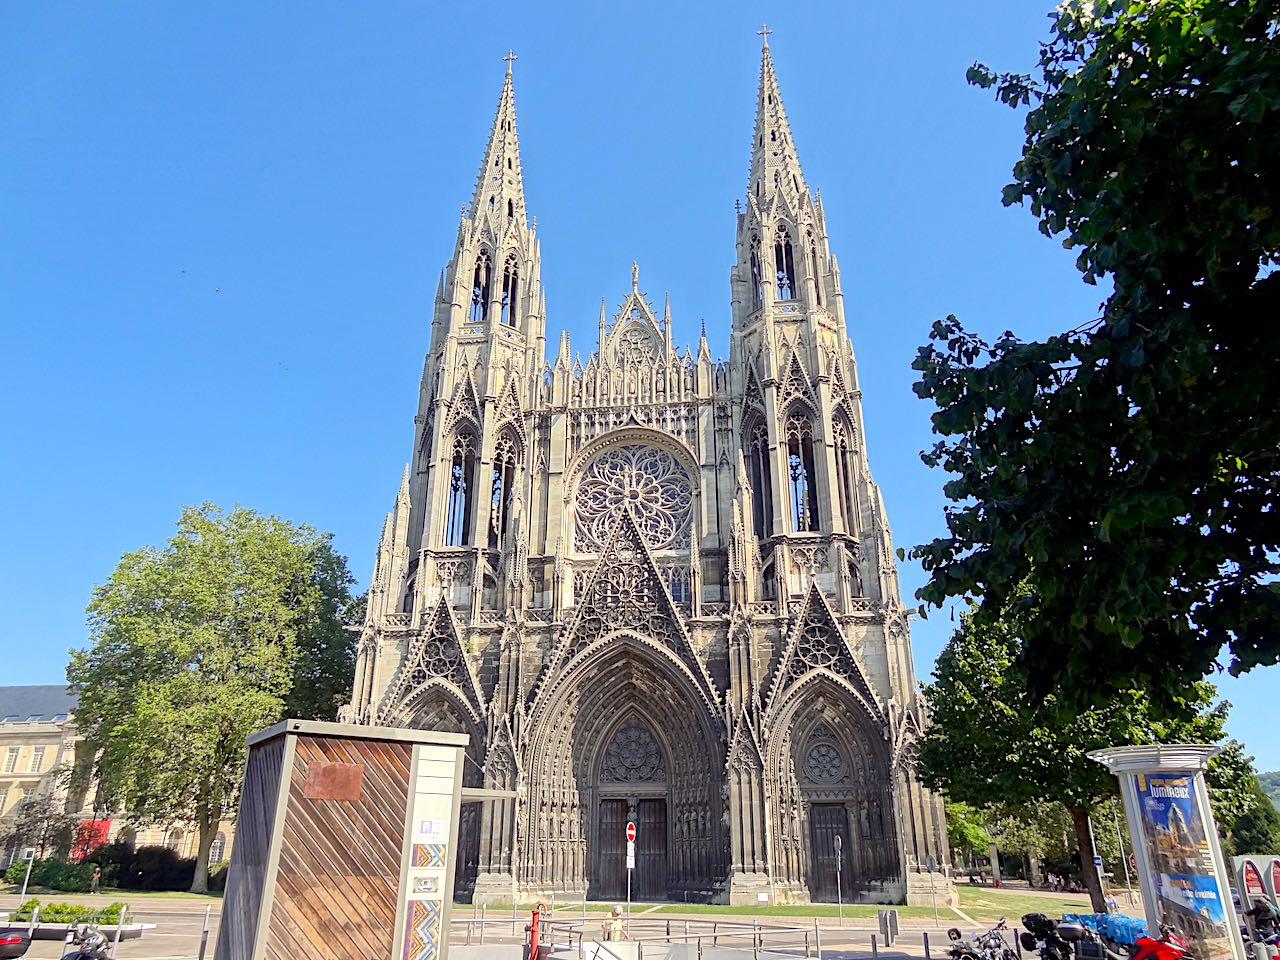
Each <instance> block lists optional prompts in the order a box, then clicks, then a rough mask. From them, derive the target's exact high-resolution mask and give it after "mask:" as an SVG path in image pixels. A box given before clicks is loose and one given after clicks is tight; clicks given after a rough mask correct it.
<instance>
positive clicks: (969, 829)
mask: <svg viewBox="0 0 1280 960" xmlns="http://www.w3.org/2000/svg"><path fill="white" fill-rule="evenodd" d="M946 809H947V842H948V843H949V844H950V845H951V849H952V850H955V851H960V852H963V853H980V854H982V855H984V856H985V855H986V853H987V848H988V847H990V846H991V843H992V838H991V833H990V832H989V831H988V830H987V824H986V819H987V818H986V817H985V816H984V814H983V811H981V810H975V809H974V808H973V807H971V806H969V805H968V804H967V803H957V802H956V801H954V800H948V801H947V804H946Z"/></svg>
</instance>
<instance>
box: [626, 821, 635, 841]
mask: <svg viewBox="0 0 1280 960" xmlns="http://www.w3.org/2000/svg"><path fill="white" fill-rule="evenodd" d="M627 839H628V840H629V841H632V842H634V841H635V839H636V822H635V821H634V820H628V821H627Z"/></svg>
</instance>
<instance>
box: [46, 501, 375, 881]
mask: <svg viewBox="0 0 1280 960" xmlns="http://www.w3.org/2000/svg"><path fill="white" fill-rule="evenodd" d="M351 582H352V578H351V576H350V574H349V573H347V572H346V561H345V560H344V559H343V558H342V557H340V556H338V555H337V554H335V553H334V551H333V547H332V544H331V543H330V537H329V535H328V534H321V533H318V532H316V531H315V530H313V529H312V528H310V527H307V526H302V525H296V524H293V523H290V522H288V521H286V520H282V519H280V518H279V517H271V516H263V515H261V514H259V513H256V512H254V511H253V510H247V509H243V508H239V507H237V508H235V509H233V510H231V511H229V512H224V511H222V510H220V509H219V508H217V507H215V506H213V505H211V504H205V505H203V506H200V507H188V508H185V509H184V510H183V512H182V516H181V518H180V519H179V521H178V530H177V533H176V534H175V535H174V537H173V538H172V539H171V540H170V541H169V543H168V544H167V545H166V546H165V547H164V548H163V549H156V548H154V547H144V548H143V549H141V550H138V551H136V552H134V553H128V554H125V555H124V557H123V558H121V560H120V563H119V565H118V566H117V567H116V569H115V572H114V573H112V575H111V578H110V579H109V580H108V581H107V582H106V583H105V584H102V585H101V586H99V587H97V588H96V589H95V590H94V592H93V598H92V600H91V602H90V604H89V609H88V614H89V629H90V636H91V638H92V646H91V647H90V648H89V649H87V650H79V651H73V652H72V654H71V663H70V665H69V666H68V668H67V679H68V681H69V682H70V684H71V688H72V690H73V691H74V692H75V694H76V695H77V697H78V699H79V706H78V707H77V708H76V724H77V726H78V727H79V729H80V731H81V732H82V733H83V734H84V736H85V740H86V742H87V745H88V747H89V748H90V749H89V750H87V751H86V755H87V756H90V757H92V758H93V759H92V760H91V763H92V764H93V767H94V772H96V774H97V776H98V778H99V782H100V784H101V786H102V790H103V792H104V795H105V796H106V797H108V798H110V799H111V800H112V801H114V802H117V803H120V804H122V805H123V806H124V808H125V809H126V810H127V811H129V814H130V815H131V816H132V817H134V818H136V819H138V820H141V821H146V822H155V823H165V824H169V823H173V822H175V821H183V820H191V821H194V823H195V824H196V827H197V829H198V831H199V837H200V842H199V847H198V854H197V857H196V870H195V878H194V880H193V882H192V887H191V889H192V890H193V891H195V892H204V891H205V889H206V888H207V885H208V860H209V847H210V846H211V845H212V843H213V841H214V838H215V836H216V834H217V829H218V823H219V821H220V820H222V819H223V818H224V817H226V816H228V815H230V814H231V813H232V812H233V811H234V810H235V805H236V802H237V799H238V796H237V795H238V791H239V787H240V780H241V776H242V773H243V766H244V759H245V747H244V741H245V737H246V736H248V735H249V734H250V733H252V732H254V731H255V730H258V729H261V728H262V727H265V726H267V725H269V724H271V723H273V722H275V721H277V720H279V719H281V717H282V716H283V715H284V711H285V707H286V704H289V703H291V702H292V703H296V704H299V705H301V706H302V707H303V708H308V709H309V708H312V707H314V709H315V710H316V713H318V714H319V715H321V716H331V713H330V707H331V705H332V702H333V698H334V697H335V696H336V695H337V694H336V691H338V690H339V689H342V688H343V684H345V683H347V682H348V675H349V673H350V670H351V664H350V659H349V656H345V655H344V654H343V653H342V650H343V649H346V650H349V648H350V646H349V645H350V641H349V640H348V639H347V638H348V637H349V634H348V633H346V631H344V630H342V624H341V622H340V614H341V611H342V610H344V609H346V607H347V606H348V604H349V603H350V597H349V592H348V587H349V585H350V583H351ZM344 643H345V644H347V646H346V647H345V648H344V647H343V644H344ZM310 657H317V658H318V659H317V660H315V661H312V660H310V659H308V658H310ZM291 698H292V699H291ZM80 773H81V775H82V776H83V775H84V774H85V773H87V771H86V770H81V771H80Z"/></svg>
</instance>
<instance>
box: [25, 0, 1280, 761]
mask: <svg viewBox="0 0 1280 960" xmlns="http://www.w3.org/2000/svg"><path fill="white" fill-rule="evenodd" d="M1049 7H1050V4H1049V3H1047V2H1035V0H983V2H980V3H979V2H975V3H955V2H954V0H946V2H921V3H915V4H909V5H903V4H888V3H867V2H860V3H848V2H830V3H806V4H768V5H751V4H744V3H741V2H737V3H720V4H711V3H689V2H685V3H679V4H676V3H668V2H657V3H645V4H624V3H613V4H595V3H591V4H587V3H578V4H558V3H557V4H553V3H542V4H531V3H522V4H506V3H491V4H488V5H484V6H476V5H454V4H450V5H444V4H427V3H396V2H377V3H344V4H340V3H328V2H317V0H308V2H305V3H303V2H293V3H288V2H280V3H269V4H264V3H257V2H230V0H228V2H222V3H217V4H212V3H211V4H173V3H168V2H154V3H141V2H137V3H130V2H117V3H110V4H107V3H99V2H78V3H76V2H67V3H60V4H35V3H32V4H19V3H6V4H4V5H3V6H2V7H0V130H2V131H3V135H2V140H0V318H2V319H3V331H4V337H3V344H4V354H5V359H6V361H7V362H6V363H5V364H4V374H3V377H2V378H0V391H2V393H0V401H2V402H3V408H2V409H3V411H4V412H3V414H0V416H2V417H3V425H4V434H5V440H6V443H5V446H6V449H7V451H8V456H7V457H6V462H7V466H6V468H5V469H4V470H3V471H0V504H3V507H2V508H0V683H50V682H57V681H59V680H60V679H61V678H62V676H63V668H64V664H65V660H66V651H67V649H68V648H70V647H73V646H78V645H81V644H83V642H84V637H85V634H84V616H83V609H84V605H85V602H86V600H87V598H88V596H89V592H90V590H91V589H92V587H93V585H94V584H95V583H98V582H101V581H102V580H103V579H105V578H106V577H107V576H108V575H109V573H110V572H111V570H112V568H113V566H114V565H115V562H116V561H117V559H118V558H119V556H120V554H121V553H122V552H123V551H126V550H130V549H134V548H136V547H139V546H141V545H143V544H147V543H159V542H161V541H163V540H164V539H165V538H166V537H167V536H168V535H169V534H170V532H171V531H172V528H173V523H174V521H175V519H176V518H177V515H178V512H179V508H180V507H181V506H182V505H183V504H186V503H193V502H199V501H202V500H206V499H207V500H214V501H217V502H219V503H223V504H231V503H235V502H239V503H242V504H245V505H247V506H252V507H255V508H257V509H259V510H263V511H271V512H275V513H279V514H282V515H284V516H286V517H290V518H292V519H295V520H299V521H306V522H308V523H311V524H313V525H315V526H317V527H320V528H323V529H326V530H331V531H333V533H334V534H335V537H336V542H337V545H338V547H339V549H340V550H342V552H344V553H345V554H347V555H348V556H349V557H350V559H351V565H352V569H353V570H354V571H355V573H356V575H357V576H358V577H360V578H361V579H363V578H365V577H367V575H368V570H369V569H370V566H371V560H372V552H373V548H374V545H375V542H376V540H377V536H378V531H379V529H380V525H381V517H382V514H383V512H384V511H385V510H386V509H387V508H388V506H389V505H390V501H391V499H392V496H393V494H394V492H395V486H396V483H397V481H398V479H399V476H400V469H401V464H402V463H403V462H404V460H405V459H406V457H407V456H408V453H409V447H410V441H411V436H412V416H413V413H414V407H415V403H416V391H417V383H418V377H419V374H420V372H421V364H422V357H423V352H424V350H425V348H426V345H427V337H428V333H429V322H430V311H431V300H432V294H433V292H434V287H435V281H436V277H437V275H438V272H439V270H440V268H441V267H442V266H443V265H444V263H445V261H446V260H447V259H448V258H449V255H450V251H451V246H452V243H453V239H454V235H455V230H456V225H457V217H458V207H459V204H461V203H462V202H464V201H465V200H467V199H469V196H470V191H471V187H472V185H473V183H474V181H475V176H476V173H477V170H478V168H479V164H480V159H481V152H482V150H483V147H484V140H485V136H486V134H487V132H488V124H489V122H490V120H491V118H492V114H493V110H494V106H495V104H496V102H497V96H498V91H499V89H500V86H501V80H502V71H503V66H504V65H503V63H502V61H501V59H500V58H501V57H502V55H503V54H504V53H505V52H506V50H507V48H508V46H510V47H513V48H514V49H515V51H516V53H517V54H518V55H519V57H520V59H519V61H518V62H517V64H516V97H517V108H518V114H519V126H520V136H521V149H522V157H523V164H524V172H525V184H526V190H527V196H528V202H529V208H530V211H531V212H532V213H534V214H536V215H537V217H538V225H539V227H538V229H539V235H540V237H541V240H542V251H543V279H544V282H545V285H546V289H547V291H548V304H549V321H550V327H551V329H552V330H553V331H554V330H558V329H561V328H568V329H569V330H570V331H571V332H572V333H573V335H574V338H575V344H576V345H579V346H582V347H583V348H584V349H585V346H586V344H587V343H588V342H589V339H590V337H591V336H593V334H594V328H595V322H596V312H597V309H598V306H597V305H598V303H599V300H600V298H601V297H605V298H607V300H608V301H609V303H611V304H613V303H617V302H618V301H619V300H620V299H621V298H622V296H623V295H624V294H625V293H626V291H627V289H628V287H629V283H630V273H629V271H630V265H631V261H632V260H633V259H636V260H638V261H639V263H640V269H641V287H642V289H645V290H648V291H649V292H650V293H651V295H652V296H653V297H654V298H655V300H656V299H658V298H660V297H661V296H662V293H663V292H664V291H670V293H671V303H672V310H673V313H674V317H675V324H676V331H677V339H683V340H693V339H695V338H696V336H697V331H698V323H699V321H700V320H701V319H704V318H705V320H706V323H707V330H708V333H709V335H710V337H711V340H712V347H713V350H714V351H715V352H717V353H718V354H724V353H725V352H726V351H727V343H728V337H727V325H728V316H729V311H728V302H727V291H728V283H727V272H728V269H729V266H730V263H731V261H732V258H733V255H734V248H733V243H734V235H733V229H734V227H733V211H734V200H735V199H736V198H738V197H740V196H742V195H743V193H744V190H745V180H746V175H747V163H748V146H749V141H750V137H751V124H752V117H753V111H754V103H755V85H756V77H757V69H758V56H759V53H758V51H759V38H758V37H757V36H755V30H756V29H757V26H758V25H759V23H760V22H761V20H762V19H764V20H768V21H769V23H770V25H771V26H772V27H773V29H774V30H775V31H776V32H775V33H774V35H773V37H772V45H773V49H774V58H775V62H776V64H777V68H778V71H779V75H780V79H781V83H782V91H783V96H784V98H785V100H786V105H787V109H788V111H789V113H790V116H791V121H792V125H793V128H794V132H795V136H796V141H797V146H798V149H799V153H800V159H801V162H802V163H803V165H804V169H805V173H806V176H807V178H808V180H809V182H810V183H811V184H812V185H815V186H817V187H820V188H821V190H822V195H823V198H824V200H825V203H826V210H827V219H828V225H829V227H830V230H831V245H832V249H833V250H834V251H835V252H836V254H837V255H838V256H839V258H840V263H841V268H842V273H843V278H844V285H845V303H846V306H847V308H848V313H849V319H850V326H851V333H852V337H853V342H854V348H855V350H856V352H857V355H858V360H859V364H860V366H859V369H860V373H861V378H862V386H863V389H864V391H865V404H866V414H867V421H868V432H869V447H870V451H871V456H872V468H873V470H874V472H875V475H876V478H877V480H878V481H879V482H880V484H881V485H882V487H883V488H884V491H885V498H886V500H887V503H888V508H889V513H890V517H891V519H892V522H893V525H894V530H895V533H896V537H897V542H898V544H899V545H900V546H910V545H912V544H914V543H917V542H920V541H922V540H925V539H928V538H930V537H931V536H934V535H936V534H937V533H938V532H939V530H940V527H941V519H942V498H941V494H940V486H941V483H942V481H943V477H942V476H941V475H939V474H937V473H935V472H931V471H929V470H928V469H926V468H925V467H924V466H923V465H922V464H921V463H920V460H919V458H918V452H919V451H920V450H921V449H922V448H924V447H926V446H928V445H929V444H930V435H929V424H928V416H929V412H930V411H929V409H928V407H927V406H926V405H925V404H924V403H923V402H921V401H919V400H917V399H915V398H914V396H913V395H912V393H911V384H912V382H913V379H914V377H913V374H912V371H911V370H910V369H909V364H910V362H911V359H912V357H913V355H914V353H915V350H916V348H917V346H919V345H920V344H921V343H922V342H924V340H925V338H926V335H927V331H928V328H929V324H930V323H931V321H933V320H934V319H935V318H937V317H940V316H943V315H945V314H947V313H950V312H954V313H957V314H959V315H960V316H961V318H962V319H964V320H965V321H966V322H968V323H970V324H972V325H974V326H975V327H977V328H979V329H981V330H984V331H986V332H988V333H992V334H995V333H998V332H999V331H1000V330H1003V329H1005V328H1007V327H1012V328H1013V329H1015V330H1017V331H1018V332H1020V333H1022V334H1024V335H1029V336H1035V335H1039V334H1042V333H1044V332H1047V331H1050V330H1055V329H1060V328H1063V327H1066V326H1071V325H1074V324H1076V323H1078V322H1080V321H1081V320H1083V319H1086V318H1088V317H1090V316H1092V315H1093V312H1094V310H1095V308H1096V306H1097V303H1098V301H1099V299H1100V296H1101V295H1100V293H1099V291H1098V290H1096V289H1092V288H1089V287H1087V286H1085V285H1084V284H1082V283H1081V282H1080V281H1079V279H1078V278H1077V275H1076V273H1075V271H1074V270H1073V268H1072V264H1071V258H1070V257H1069V256H1068V255H1067V254H1066V252H1065V251H1063V250H1061V249H1060V248H1059V247H1058V245H1057V244H1056V243H1054V242H1053V241H1050V240H1046V239H1045V238H1043V237H1041V236H1040V235H1039V234H1038V233H1037V231H1036V228H1035V224H1034V221H1033V220H1032V218H1031V217H1030V215H1029V214H1027V213H1026V212H1025V211H1022V210H1020V209H1013V210H1005V209H1003V208H1002V207H1001V206H1000V202H999V191H1000V187H1001V186H1002V185H1003V184H1004V183H1005V182H1006V181H1007V179H1008V175H1009V169H1010V167H1011V165H1012V164H1013V162H1014V160H1015V159H1016V157H1017V154H1018V149H1019V145H1020V143H1021V120H1020V118H1019V116H1018V115H1016V114H1014V113H1013V112H1011V111H1009V110H1007V109H1005V108H1003V107H1001V106H998V105H997V104H995V103H994V102H993V101H992V99H991V98H990V96H989V95H988V94H986V93H983V92H980V91H977V90H974V89H972V88H969V87H967V86H966V85H965V83H964V71H965V68H966V67H967V66H968V65H969V64H970V63H971V62H973V61H974V60H975V59H982V60H985V61H988V62H990V63H992V64H993V65H996V66H999V67H1002V68H1007V69H1028V68H1030V66H1031V65H1032V64H1033V62H1034V58H1035V55H1036V51H1037V42H1038V40H1039V39H1041V38H1042V37H1043V36H1044V35H1045V33H1046V27H1047V21H1046V19H1045V17H1046V14H1047V11H1048V9H1049ZM464 10H466V11H475V13H474V14H471V13H468V15H467V16H463V14H462V11H464ZM681 335H682V336H681ZM552 342H554V340H553V341H552ZM920 581H921V576H920V573H919V571H918V570H917V569H913V568H910V567H908V568H906V569H904V570H903V582H904V587H905V588H906V591H907V592H908V593H910V592H912V591H914V589H915V588H916V587H917V586H918V585H919V583H920ZM951 628H952V624H951V623H950V621H949V620H948V618H947V617H946V616H945V615H943V616H936V615H935V618H934V619H932V620H930V621H929V622H927V623H918V624H917V625H916V627H915V630H914V641H915V655H916V664H917V668H918V670H919V672H920V675H921V676H922V677H924V676H927V675H928V673H929V672H930V670H931V668H932V663H933V659H934V657H935V656H936V654H937V652H938V650H939V649H940V648H941V646H942V644H943V643H944V642H945V640H946V637H947V635H948V633H949V631H950V629H951ZM1277 676H1278V674H1277V673H1276V672H1275V671H1274V670H1273V671H1270V672H1269V673H1259V674H1257V675H1255V676H1254V677H1251V678H1249V679H1246V680H1244V681H1228V682H1224V683H1223V684H1222V689H1223V691H1224V693H1225V694H1226V695H1227V696H1228V697H1229V698H1230V699H1231V700H1232V701H1233V702H1234V703H1235V704H1236V706H1235V711H1234V715H1233V720H1232V723H1231V731H1232V732H1233V734H1234V735H1236V736H1237V737H1240V738H1241V739H1243V740H1244V741H1245V742H1246V744H1247V745H1248V747H1249V748H1250V750H1251V751H1253V752H1254V753H1255V754H1257V756H1258V759H1259V764H1260V766H1261V768H1262V769H1276V768H1280V746H1277V743H1276V739H1275V737H1274V735H1273V730H1274V726H1273V721H1272V719H1271V707H1272V705H1271V704H1269V703H1268V702H1267V701H1266V699H1264V698H1265V694H1266V693H1267V692H1269V691H1268V687H1271V688H1274V686H1275V680H1276V678H1277ZM1270 692H1274V690H1273V689H1272V690H1271V691H1270Z"/></svg>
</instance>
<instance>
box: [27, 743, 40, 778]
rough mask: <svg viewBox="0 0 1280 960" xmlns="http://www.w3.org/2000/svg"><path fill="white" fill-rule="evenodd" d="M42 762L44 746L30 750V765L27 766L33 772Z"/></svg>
mask: <svg viewBox="0 0 1280 960" xmlns="http://www.w3.org/2000/svg"><path fill="white" fill-rule="evenodd" d="M43 763H44V747H36V748H35V749H34V750H32V751H31V765H30V766H28V767H27V769H28V770H30V771H32V772H33V773H34V772H36V771H38V770H39V769H40V767H41V765H42V764H43Z"/></svg>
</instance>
